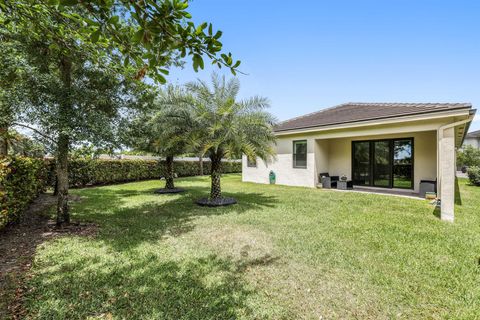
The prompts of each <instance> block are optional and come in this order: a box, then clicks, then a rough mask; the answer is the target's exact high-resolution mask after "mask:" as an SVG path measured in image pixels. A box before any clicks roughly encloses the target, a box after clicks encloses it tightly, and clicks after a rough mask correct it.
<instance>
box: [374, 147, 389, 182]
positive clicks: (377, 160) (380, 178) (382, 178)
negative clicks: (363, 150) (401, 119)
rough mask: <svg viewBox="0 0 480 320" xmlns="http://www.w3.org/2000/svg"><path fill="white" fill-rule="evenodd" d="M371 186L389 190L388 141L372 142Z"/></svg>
mask: <svg viewBox="0 0 480 320" xmlns="http://www.w3.org/2000/svg"><path fill="white" fill-rule="evenodd" d="M373 152H374V153H373V160H374V161H373V186H374V187H384V188H389V187H390V185H391V180H392V162H391V156H390V141H388V140H386V141H373Z"/></svg>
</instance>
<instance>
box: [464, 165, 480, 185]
mask: <svg viewBox="0 0 480 320" xmlns="http://www.w3.org/2000/svg"><path fill="white" fill-rule="evenodd" d="M467 175H468V179H469V180H470V183H471V184H473V185H476V186H480V167H470V168H468V170H467Z"/></svg>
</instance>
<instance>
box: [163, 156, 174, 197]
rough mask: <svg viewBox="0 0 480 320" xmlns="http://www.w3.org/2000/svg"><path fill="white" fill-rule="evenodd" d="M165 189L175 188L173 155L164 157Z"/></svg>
mask: <svg viewBox="0 0 480 320" xmlns="http://www.w3.org/2000/svg"><path fill="white" fill-rule="evenodd" d="M165 189H175V185H174V184H173V156H168V157H167V158H166V159H165Z"/></svg>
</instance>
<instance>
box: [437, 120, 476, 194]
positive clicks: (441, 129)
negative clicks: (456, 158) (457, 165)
mask: <svg viewBox="0 0 480 320" xmlns="http://www.w3.org/2000/svg"><path fill="white" fill-rule="evenodd" d="M474 117H475V114H473V115H469V116H468V118H467V119H464V120H460V121H457V122H454V123H449V124H446V125H443V126H440V127H439V128H438V129H437V146H438V148H437V189H438V191H440V192H439V194H440V195H441V187H440V186H441V180H442V177H441V175H440V154H441V152H442V150H441V148H442V144H441V143H440V142H441V141H442V139H443V133H444V131H445V129H450V128H454V127H457V126H460V125H462V124H466V123H469V122H471V121H472V120H473V118H474ZM464 134H466V133H464ZM454 138H456V137H454Z"/></svg>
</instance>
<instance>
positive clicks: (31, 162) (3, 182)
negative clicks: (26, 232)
mask: <svg viewBox="0 0 480 320" xmlns="http://www.w3.org/2000/svg"><path fill="white" fill-rule="evenodd" d="M47 173H48V170H47V166H46V165H45V162H44V160H43V159H32V158H1V159H0V228H2V227H4V226H5V225H7V224H9V223H11V222H15V221H17V220H18V218H19V217H20V214H21V213H22V212H23V211H24V210H25V208H26V207H27V206H28V205H29V203H30V202H31V201H32V200H33V199H35V198H36V197H37V196H38V195H39V194H40V193H41V192H43V191H45V188H46V186H47V182H48V179H47Z"/></svg>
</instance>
